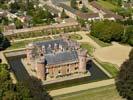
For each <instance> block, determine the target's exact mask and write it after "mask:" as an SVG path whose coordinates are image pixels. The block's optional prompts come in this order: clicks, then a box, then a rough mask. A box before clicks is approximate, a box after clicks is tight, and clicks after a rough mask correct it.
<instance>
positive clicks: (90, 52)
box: [81, 43, 94, 56]
mask: <svg viewBox="0 0 133 100" xmlns="http://www.w3.org/2000/svg"><path fill="white" fill-rule="evenodd" d="M81 48H83V49H87V50H88V54H89V55H91V56H92V53H93V51H94V47H93V46H92V45H90V44H89V43H81Z"/></svg>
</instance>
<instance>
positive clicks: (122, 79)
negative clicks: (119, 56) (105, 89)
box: [116, 50, 133, 100]
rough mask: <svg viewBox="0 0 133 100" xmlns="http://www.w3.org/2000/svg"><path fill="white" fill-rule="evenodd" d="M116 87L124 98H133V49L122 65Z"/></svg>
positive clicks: (131, 99) (130, 99)
mask: <svg viewBox="0 0 133 100" xmlns="http://www.w3.org/2000/svg"><path fill="white" fill-rule="evenodd" d="M116 87H117V90H118V92H119V94H120V95H121V96H122V97H123V98H126V99H127V100H133V50H132V51H131V52H130V54H129V59H128V60H126V61H125V62H124V63H123V64H122V65H121V68H120V72H119V74H118V76H117V78H116Z"/></svg>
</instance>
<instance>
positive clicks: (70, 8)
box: [58, 3, 99, 20]
mask: <svg viewBox="0 0 133 100" xmlns="http://www.w3.org/2000/svg"><path fill="white" fill-rule="evenodd" d="M58 6H60V7H62V8H64V9H65V10H68V11H70V12H71V13H73V14H75V15H76V16H78V17H80V18H82V19H85V20H88V19H89V18H96V17H99V14H98V13H90V14H88V13H83V12H81V11H79V10H76V9H74V8H72V7H70V6H67V5H66V4H63V3H59V4H58Z"/></svg>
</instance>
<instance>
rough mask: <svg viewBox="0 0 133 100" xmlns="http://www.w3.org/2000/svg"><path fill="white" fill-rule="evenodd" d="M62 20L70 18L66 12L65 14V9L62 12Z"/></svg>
mask: <svg viewBox="0 0 133 100" xmlns="http://www.w3.org/2000/svg"><path fill="white" fill-rule="evenodd" d="M61 18H62V19H65V18H68V16H67V14H66V12H65V10H64V9H63V10H62V13H61Z"/></svg>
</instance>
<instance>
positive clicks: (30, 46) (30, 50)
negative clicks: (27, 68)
mask: <svg viewBox="0 0 133 100" xmlns="http://www.w3.org/2000/svg"><path fill="white" fill-rule="evenodd" d="M33 49H34V44H33V43H30V44H28V45H27V46H26V55H27V62H28V64H32V62H33V58H34V54H33Z"/></svg>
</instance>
